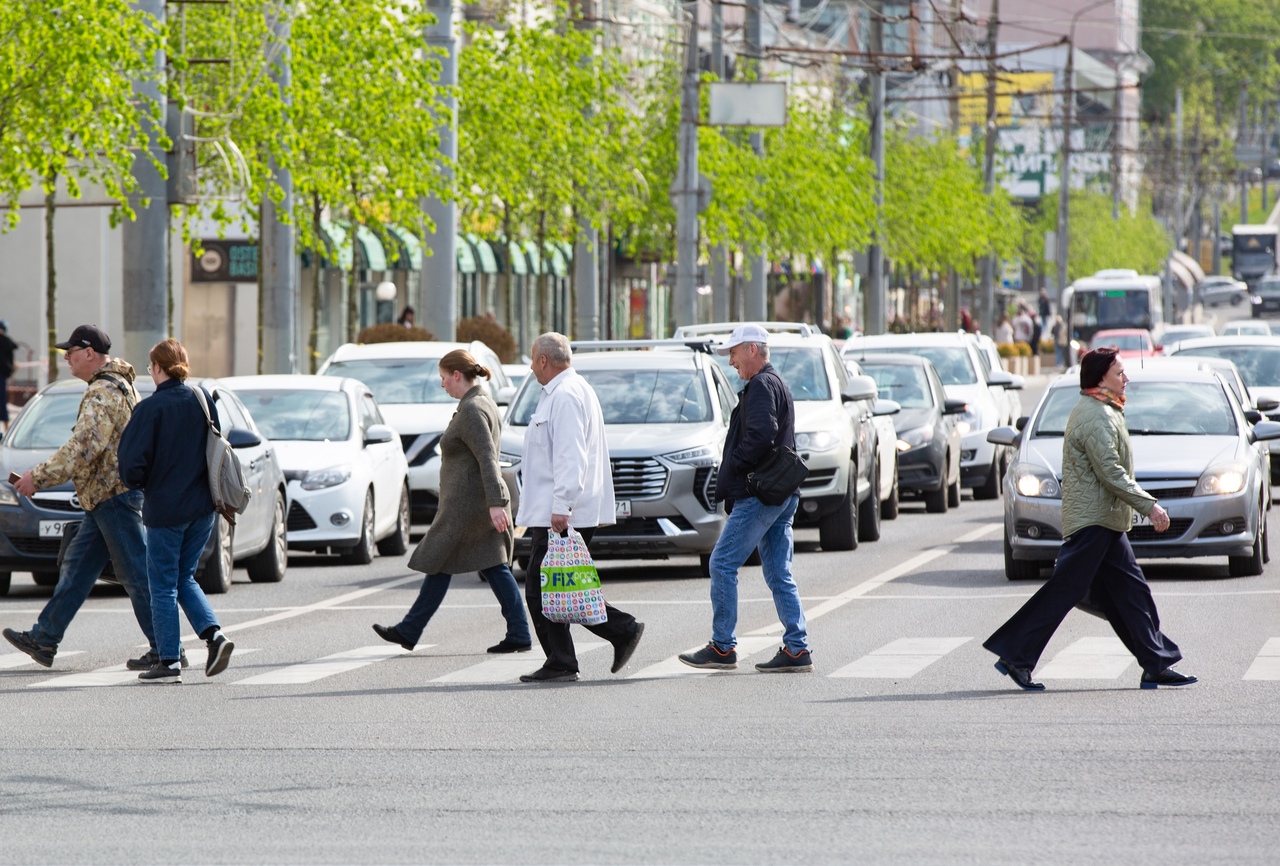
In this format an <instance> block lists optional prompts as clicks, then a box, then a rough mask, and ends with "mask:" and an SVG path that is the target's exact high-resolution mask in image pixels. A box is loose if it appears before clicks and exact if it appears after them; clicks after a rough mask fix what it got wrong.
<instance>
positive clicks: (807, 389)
mask: <svg viewBox="0 0 1280 866" xmlns="http://www.w3.org/2000/svg"><path fill="white" fill-rule="evenodd" d="M716 361H717V362H719V364H720V369H721V370H723V371H724V374H725V375H726V376H728V377H729V384H730V385H732V386H733V390H735V391H741V390H742V389H743V387H744V386H745V385H746V383H745V382H743V381H742V380H741V379H739V378H738V371H737V370H735V369H733V367H731V366H729V356H728V355H719V354H717V355H716ZM769 363H770V364H772V365H773V368H774V369H775V370H777V371H778V375H779V376H781V377H782V381H784V382H786V383H787V388H789V389H790V390H791V399H792V400H795V401H797V402H799V401H802V400H830V399H831V382H830V381H829V380H828V378H827V368H826V365H825V364H823V363H822V350H821V349H805V348H803V347H800V346H770V347H769Z"/></svg>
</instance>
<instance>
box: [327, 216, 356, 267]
mask: <svg viewBox="0 0 1280 866" xmlns="http://www.w3.org/2000/svg"><path fill="white" fill-rule="evenodd" d="M320 231H322V232H324V235H325V237H326V238H328V240H329V255H328V256H327V258H328V259H329V266H330V267H332V266H333V265H334V264H335V263H336V264H337V266H338V267H339V268H341V269H342V270H344V271H349V270H351V255H352V250H351V238H350V237H349V236H348V235H347V230H346V228H345V227H344V226H342V225H339V224H338V223H334V222H330V221H329V220H327V219H322V220H320Z"/></svg>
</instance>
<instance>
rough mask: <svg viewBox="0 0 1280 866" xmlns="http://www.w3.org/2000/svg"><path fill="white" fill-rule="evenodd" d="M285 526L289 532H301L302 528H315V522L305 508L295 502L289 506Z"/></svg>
mask: <svg viewBox="0 0 1280 866" xmlns="http://www.w3.org/2000/svg"><path fill="white" fill-rule="evenodd" d="M286 528H287V529H288V530H289V532H301V531H302V530H304V529H315V528H316V522H315V521H314V520H312V519H311V515H310V514H308V513H307V509H305V508H303V507H302V506H301V505H299V504H298V503H297V502H295V503H293V505H291V506H289V519H288V521H287V523H286Z"/></svg>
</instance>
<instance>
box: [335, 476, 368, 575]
mask: <svg viewBox="0 0 1280 866" xmlns="http://www.w3.org/2000/svg"><path fill="white" fill-rule="evenodd" d="M373 551H374V545H373V491H372V490H370V491H369V492H368V493H366V494H365V495H364V509H363V510H362V511H361V516H360V540H359V541H357V542H356V546H355V547H353V548H351V549H350V550H349V551H347V552H346V553H344V554H343V555H342V561H343V562H345V563H347V564H348V565H368V564H369V563H371V562H373Z"/></svg>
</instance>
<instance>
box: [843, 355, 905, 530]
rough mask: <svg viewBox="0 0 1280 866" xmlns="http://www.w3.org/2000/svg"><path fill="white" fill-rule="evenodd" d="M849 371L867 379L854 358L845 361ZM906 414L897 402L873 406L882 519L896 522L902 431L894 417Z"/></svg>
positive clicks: (876, 402)
mask: <svg viewBox="0 0 1280 866" xmlns="http://www.w3.org/2000/svg"><path fill="white" fill-rule="evenodd" d="M844 366H845V369H847V370H848V371H849V375H850V376H865V375H866V373H865V372H864V371H863V369H862V368H861V367H860V366H858V362H857V361H854V360H852V359H850V358H845V359H844ZM900 411H902V407H901V406H900V405H899V404H897V403H895V402H894V401H893V400H885V399H881V398H880V397H877V398H876V400H875V402H874V403H872V404H871V424H872V425H873V426H874V427H875V428H876V452H877V453H878V454H879V455H880V480H879V482H878V484H877V486H878V487H879V489H880V519H881V520H894V519H896V518H897V516H898V505H899V493H900V491H899V489H898V448H897V445H898V431H897V428H896V427H894V423H893V416H895V415H897V414H898V413H899V412H900Z"/></svg>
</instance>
